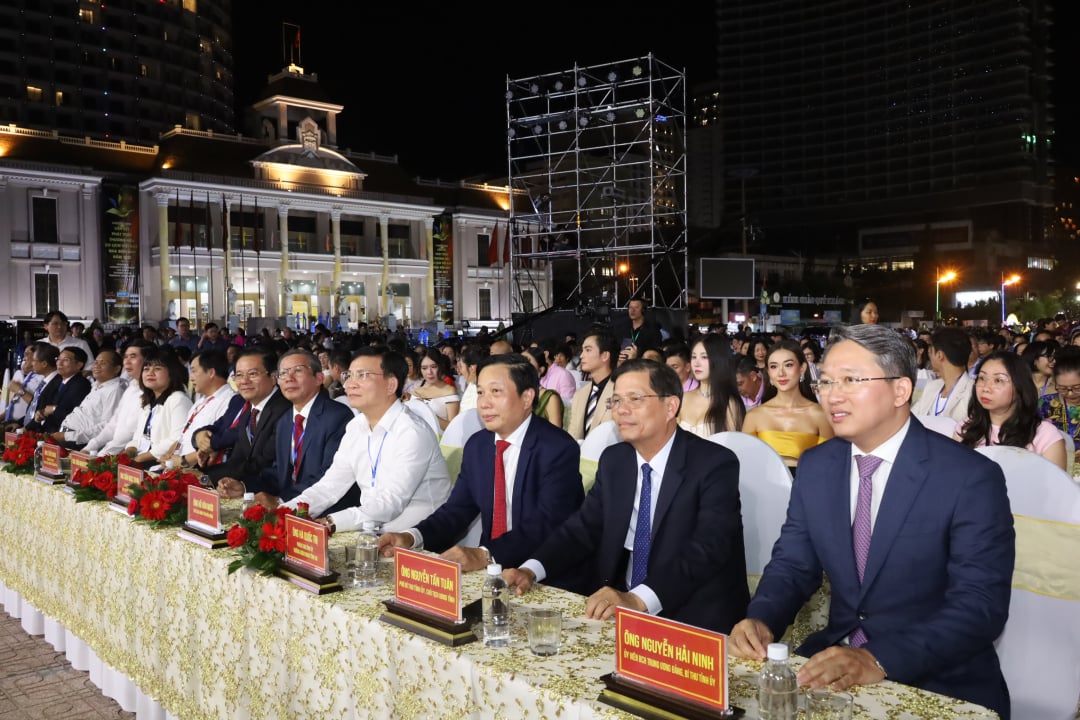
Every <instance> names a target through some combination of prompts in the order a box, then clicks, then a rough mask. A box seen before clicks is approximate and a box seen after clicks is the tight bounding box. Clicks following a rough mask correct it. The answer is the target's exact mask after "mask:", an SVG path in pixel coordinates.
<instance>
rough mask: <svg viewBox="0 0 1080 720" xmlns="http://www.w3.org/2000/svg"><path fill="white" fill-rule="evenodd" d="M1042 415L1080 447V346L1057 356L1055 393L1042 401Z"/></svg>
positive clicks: (1063, 351) (1055, 359)
mask: <svg viewBox="0 0 1080 720" xmlns="http://www.w3.org/2000/svg"><path fill="white" fill-rule="evenodd" d="M1039 416H1040V417H1043V418H1045V419H1046V420H1049V421H1050V422H1051V423H1053V425H1054V427H1056V428H1057V429H1058V430H1061V431H1063V432H1066V433H1068V434H1069V436H1070V437H1072V438H1073V443H1074V444H1075V445H1076V446H1077V447H1078V448H1080V347H1066V348H1062V349H1061V352H1059V353H1057V355H1055V356H1054V392H1053V393H1050V394H1049V395H1043V396H1042V397H1041V398H1039ZM1077 457H1080V450H1077ZM1074 468H1075V466H1074Z"/></svg>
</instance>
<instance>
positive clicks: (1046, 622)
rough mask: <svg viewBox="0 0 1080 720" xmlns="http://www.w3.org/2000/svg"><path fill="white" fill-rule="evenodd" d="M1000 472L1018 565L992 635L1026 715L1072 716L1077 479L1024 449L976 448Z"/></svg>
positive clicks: (1076, 651)
mask: <svg viewBox="0 0 1080 720" xmlns="http://www.w3.org/2000/svg"><path fill="white" fill-rule="evenodd" d="M977 450H978V452H980V453H982V454H983V455H986V456H987V457H989V458H991V459H993V460H994V461H995V462H997V463H998V465H1000V466H1001V469H1002V470H1003V471H1004V473H1005V483H1006V485H1007V487H1008V491H1009V503H1010V505H1011V506H1012V512H1013V518H1014V521H1015V523H1016V567H1015V569H1014V571H1013V589H1012V598H1011V601H1010V604H1009V619H1008V621H1007V622H1006V624H1005V631H1004V632H1002V634H1001V637H999V638H998V639H997V642H996V643H995V645H996V647H997V652H998V657H999V658H1000V659H1001V667H1002V671H1003V672H1004V673H1005V681H1006V682H1007V683H1008V685H1009V693H1010V695H1011V700H1012V716H1013V717H1014V718H1024V720H1066V719H1071V718H1075V717H1077V704H1078V700H1080V562H1077V558H1078V557H1080V487H1077V486H1076V484H1075V483H1074V482H1073V481H1072V478H1071V477H1070V476H1069V475H1068V474H1067V473H1065V472H1064V471H1062V470H1061V469H1060V468H1058V467H1057V466H1056V465H1054V464H1053V463H1052V462H1050V461H1049V460H1047V459H1045V458H1043V457H1042V456H1041V455H1038V454H1036V453H1034V452H1031V451H1029V450H1025V449H1023V448H1015V447H1003V446H1001V445H995V446H992V447H985V448H978V449H977Z"/></svg>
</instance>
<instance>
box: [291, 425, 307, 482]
mask: <svg viewBox="0 0 1080 720" xmlns="http://www.w3.org/2000/svg"><path fill="white" fill-rule="evenodd" d="M292 440H293V465H292V477H293V482H296V478H297V477H298V476H299V475H300V457H301V453H302V451H303V448H304V416H303V415H297V416H296V417H295V418H293V430H292Z"/></svg>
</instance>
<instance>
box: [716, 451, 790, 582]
mask: <svg viewBox="0 0 1080 720" xmlns="http://www.w3.org/2000/svg"><path fill="white" fill-rule="evenodd" d="M709 440H711V441H712V442H714V443H717V444H718V445H723V446H724V447H726V448H728V449H729V450H731V451H732V452H734V453H735V456H736V457H738V458H739V501H740V503H741V504H742V522H743V543H744V545H745V546H746V572H747V574H748V575H758V576H760V575H761V573H762V571H763V570H765V565H766V564H768V562H769V558H770V557H772V549H773V545H775V544H776V540H777V539H778V538H779V537H780V528H781V527H783V525H784V520H785V519H786V518H787V508H788V500H789V499H790V498H791V471H790V470H788V467H787V465H785V464H784V459H783V458H782V457H780V454H779V453H777V452H776V451H775V450H773V449H772V448H771V447H770V446H769V445H768V444H766V443H765V442H764V441H762V440H759V439H758V438H756V437H754V436H753V435H749V434H747V433H744V432H738V431H733V430H729V431H725V432H718V433H714V434H713V435H710V436H709ZM754 585H755V587H756V582H755V583H754Z"/></svg>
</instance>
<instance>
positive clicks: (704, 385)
mask: <svg viewBox="0 0 1080 720" xmlns="http://www.w3.org/2000/svg"><path fill="white" fill-rule="evenodd" d="M690 369H691V372H693V373H694V378H695V379H696V380H697V381H698V382H699V383H700V385H698V388H697V390H691V391H690V392H687V393H683V401H682V408H681V409H680V410H679V426H680V427H681V428H683V429H684V430H687V431H689V432H692V433H694V434H695V435H699V436H701V437H704V438H707V437H709V436H710V435H712V434H714V433H718V432H724V431H726V430H741V429H742V423H743V418H744V417H745V416H746V407H745V406H744V405H743V403H742V399H741V398H740V397H739V386H738V384H737V383H736V381H735V365H734V363H733V361H732V356H731V352H730V351H729V350H728V342H727V340H726V338H725V337H724V336H723V335H704V336H702V337H700V338H698V339H697V340H695V341H694V344H693V345H692V346H691V348H690Z"/></svg>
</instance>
